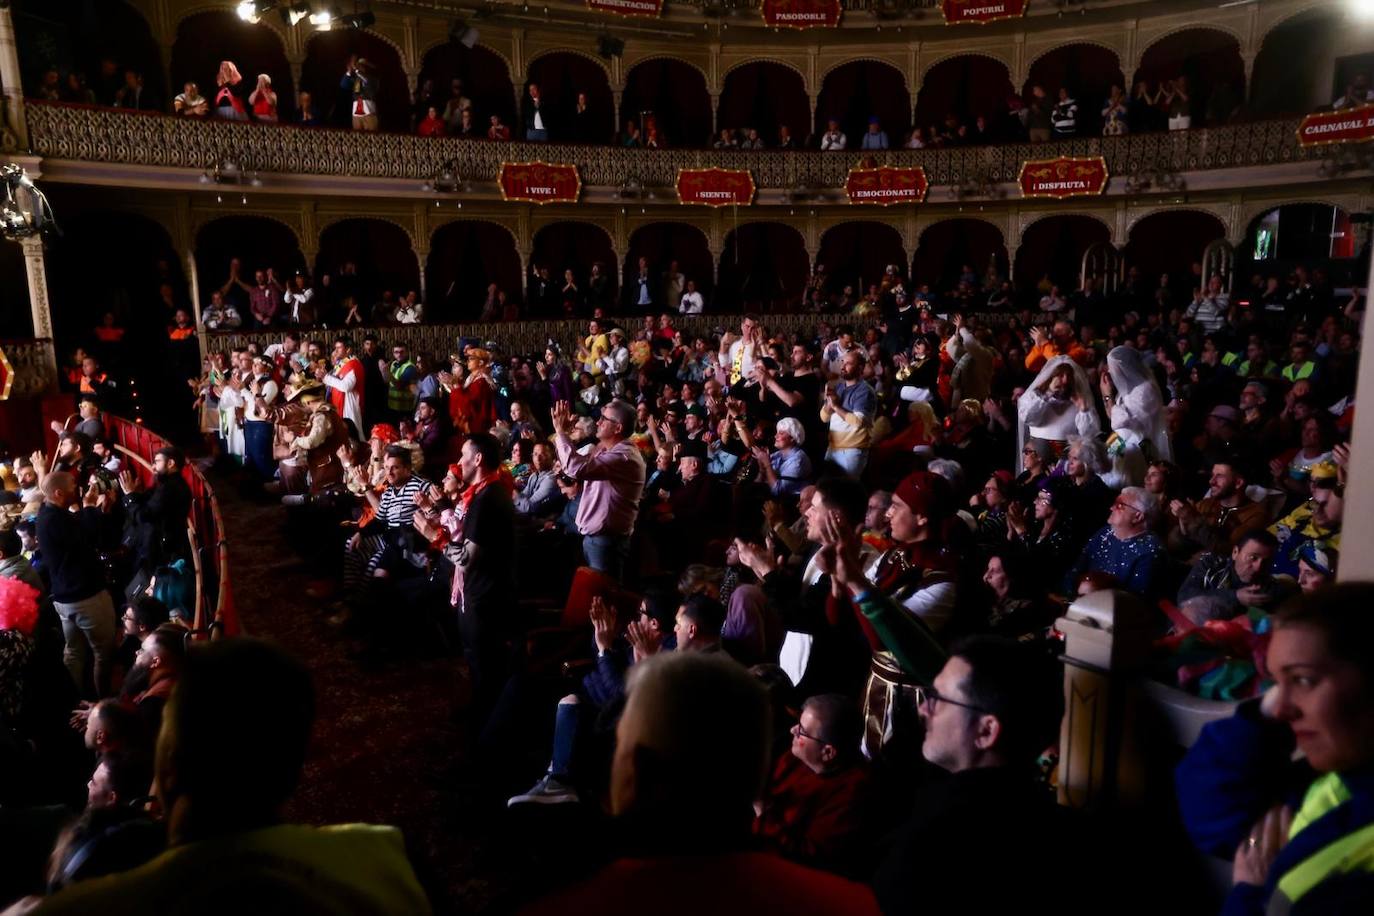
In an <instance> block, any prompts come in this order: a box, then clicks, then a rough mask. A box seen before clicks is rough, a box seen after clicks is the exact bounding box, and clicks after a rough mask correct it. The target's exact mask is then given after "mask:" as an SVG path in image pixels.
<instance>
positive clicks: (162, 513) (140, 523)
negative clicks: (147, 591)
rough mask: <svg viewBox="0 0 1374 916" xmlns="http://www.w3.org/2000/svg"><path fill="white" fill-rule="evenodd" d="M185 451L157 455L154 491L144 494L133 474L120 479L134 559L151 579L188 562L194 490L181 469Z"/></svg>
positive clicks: (169, 448)
mask: <svg viewBox="0 0 1374 916" xmlns="http://www.w3.org/2000/svg"><path fill="white" fill-rule="evenodd" d="M184 464H185V458H184V456H183V455H182V453H181V449H179V448H177V447H176V446H174V445H164V446H163V447H162V448H160V449H158V450H157V453H156V454H155V455H153V479H154V484H153V489H152V490H144V489H143V486H142V483H141V482H140V481H139V480H138V478H137V477H135V476H134V472H133V471H128V470H126V471H125V472H124V473H122V474H120V475H119V486H120V488H121V489H122V490H123V491H124V508H125V510H126V511H127V512H128V517H129V524H130V525H131V527H132V530H133V536H134V558H135V561H136V562H137V564H138V569H139V571H140V572H142V573H144V574H146V575H148V576H151V575H152V574H153V573H154V571H156V570H157V568H158V567H159V566H167V565H169V564H171V563H172V562H173V561H175V560H179V559H186V558H187V557H189V556H190V554H191V545H190V543H189V542H188V541H187V539H186V518H187V515H188V514H189V513H190V511H191V488H190V487H189V486H187V485H186V479H185V478H184V477H183V476H182V473H181V469H182V467H183V466H184Z"/></svg>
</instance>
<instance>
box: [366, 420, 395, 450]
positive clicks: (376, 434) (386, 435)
mask: <svg viewBox="0 0 1374 916" xmlns="http://www.w3.org/2000/svg"><path fill="white" fill-rule="evenodd" d="M372 438H373V439H380V440H381V441H382V444H383V445H390V444H391V443H393V442H395V441H396V440H398V439H400V438H401V434H400V433H398V432H396V427H394V426H392V425H391V424H390V423H377V424H375V425H374V426H373V427H372Z"/></svg>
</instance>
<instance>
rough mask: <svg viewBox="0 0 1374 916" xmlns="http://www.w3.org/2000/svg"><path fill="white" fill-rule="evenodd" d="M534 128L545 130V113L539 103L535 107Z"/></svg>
mask: <svg viewBox="0 0 1374 916" xmlns="http://www.w3.org/2000/svg"><path fill="white" fill-rule="evenodd" d="M534 129H535V130H543V129H544V115H543V113H542V112H541V110H540V108H539V106H538V105H536V106H535V109H534Z"/></svg>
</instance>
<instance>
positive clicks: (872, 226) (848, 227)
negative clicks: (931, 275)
mask: <svg viewBox="0 0 1374 916" xmlns="http://www.w3.org/2000/svg"><path fill="white" fill-rule="evenodd" d="M817 260H818V261H819V262H820V263H822V264H824V265H825V273H826V276H828V277H829V278H830V284H831V287H832V289H833V290H835V291H839V290H841V289H843V288H844V287H846V286H849V285H853V287H854V291H855V293H857V294H859V295H862V293H863V290H865V289H867V288H868V287H869V286H871V285H873V284H874V283H881V282H882V279H883V272H884V271H885V270H886V269H887V266H888V265H889V264H895V265H897V271H898V273H900V274H903V275H905V273H906V252H905V251H903V250H902V235H901V233H900V232H898V231H897V230H896V229H894V228H892V227H891V226H889V225H887V224H885V223H870V222H859V223H841V224H840V225H838V226H834V227H832V228H831V229H829V230H827V231H826V233H825V235H823V236H821V250H820V253H819V255H817Z"/></svg>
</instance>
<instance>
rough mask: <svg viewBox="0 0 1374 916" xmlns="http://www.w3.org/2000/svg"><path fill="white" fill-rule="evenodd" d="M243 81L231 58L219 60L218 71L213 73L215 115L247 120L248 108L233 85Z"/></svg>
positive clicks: (231, 119)
mask: <svg viewBox="0 0 1374 916" xmlns="http://www.w3.org/2000/svg"><path fill="white" fill-rule="evenodd" d="M241 82H243V76H242V75H241V74H240V73H239V68H238V67H235V66H234V62H233V61H232V60H222V61H220V62H219V72H218V73H217V74H215V85H216V86H217V87H219V88H218V89H216V90H215V117H217V118H224V119H225V120H226V121H247V120H248V109H247V107H246V106H245V105H244V104H243V98H242V97H241V96H240V95H239V92H238V90H236V89H235V88H234V87H235V86H237V85H238V84H239V83H241Z"/></svg>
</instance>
